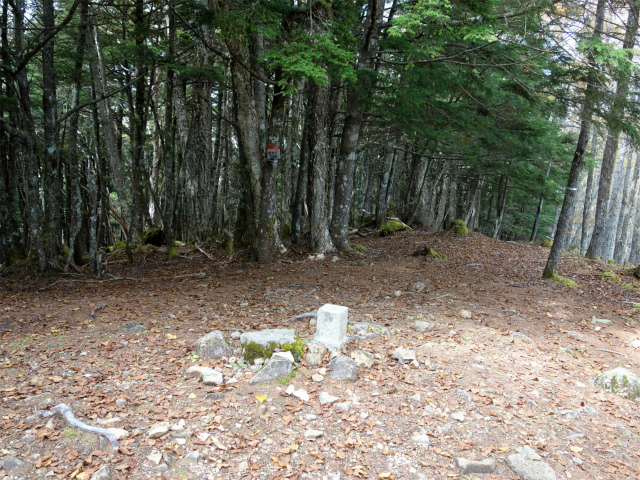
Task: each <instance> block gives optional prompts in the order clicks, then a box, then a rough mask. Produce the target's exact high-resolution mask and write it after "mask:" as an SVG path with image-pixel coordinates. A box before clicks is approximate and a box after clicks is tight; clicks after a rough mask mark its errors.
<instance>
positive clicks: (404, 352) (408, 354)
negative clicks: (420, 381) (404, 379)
mask: <svg viewBox="0 0 640 480" xmlns="http://www.w3.org/2000/svg"><path fill="white" fill-rule="evenodd" d="M391 358H393V359H395V360H397V361H398V362H400V363H411V362H413V361H414V360H415V359H416V352H415V351H413V350H409V349H408V348H403V347H398V348H396V349H395V350H394V351H393V355H391Z"/></svg>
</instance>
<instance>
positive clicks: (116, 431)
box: [107, 427, 129, 440]
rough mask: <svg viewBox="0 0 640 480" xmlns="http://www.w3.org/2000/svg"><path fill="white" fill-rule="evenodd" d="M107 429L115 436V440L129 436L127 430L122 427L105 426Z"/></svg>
mask: <svg viewBox="0 0 640 480" xmlns="http://www.w3.org/2000/svg"><path fill="white" fill-rule="evenodd" d="M107 430H109V431H110V432H111V433H113V436H114V437H116V440H122V439H123V438H127V437H128V436H129V432H127V431H126V430H125V429H123V428H115V427H111V428H107Z"/></svg>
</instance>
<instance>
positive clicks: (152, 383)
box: [0, 232, 640, 480]
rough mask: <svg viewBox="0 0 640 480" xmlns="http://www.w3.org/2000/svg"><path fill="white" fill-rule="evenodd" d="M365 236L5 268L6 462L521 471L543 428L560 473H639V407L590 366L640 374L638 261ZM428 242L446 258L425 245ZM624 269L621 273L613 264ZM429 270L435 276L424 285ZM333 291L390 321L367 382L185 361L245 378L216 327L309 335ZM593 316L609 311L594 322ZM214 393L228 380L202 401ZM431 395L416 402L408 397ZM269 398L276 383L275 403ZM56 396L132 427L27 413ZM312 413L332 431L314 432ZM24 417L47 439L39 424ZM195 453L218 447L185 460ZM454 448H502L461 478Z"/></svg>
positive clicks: (195, 472)
mask: <svg viewBox="0 0 640 480" xmlns="http://www.w3.org/2000/svg"><path fill="white" fill-rule="evenodd" d="M354 240H355V241H358V242H359V243H361V244H362V245H363V246H364V247H366V250H365V251H363V252H361V253H360V254H357V255H353V256H348V257H340V258H338V259H337V261H335V262H334V261H331V257H332V256H331V255H329V256H327V258H326V260H325V261H319V260H313V261H312V260H309V259H308V257H307V255H306V254H305V253H304V252H299V253H297V252H296V251H292V250H290V251H289V252H288V253H287V254H286V255H284V256H282V257H280V258H279V259H276V260H274V261H273V262H271V263H268V264H263V265H256V264H251V263H250V262H249V261H248V259H247V258H246V255H244V256H243V255H242V254H237V255H235V256H234V257H232V258H231V259H229V258H228V257H226V255H225V254H224V252H222V251H220V252H214V251H213V250H209V252H210V253H211V255H213V258H214V260H213V261H212V260H209V259H207V258H205V257H204V256H202V255H201V254H200V252H198V251H197V250H195V249H191V248H189V247H184V248H182V249H181V252H180V253H181V255H182V256H181V257H178V258H176V259H173V260H171V261H166V260H164V258H163V256H162V252H161V251H156V252H152V253H150V254H149V255H148V256H147V257H146V258H144V257H140V258H139V259H138V264H137V265H136V266H134V267H127V266H125V265H124V264H123V263H122V262H123V261H122V260H121V259H119V258H118V254H117V253H115V254H110V255H109V261H108V267H107V271H106V274H105V276H104V277H103V278H102V279H101V280H99V281H97V280H96V279H94V278H91V277H89V276H80V275H60V276H58V277H55V278H49V279H41V278H39V277H37V276H36V275H35V274H30V273H25V270H24V268H23V269H17V268H12V269H5V270H4V271H0V275H2V278H0V305H1V308H0V397H2V399H1V401H0V417H1V419H2V421H1V423H0V461H2V460H3V459H4V458H6V457H7V456H22V457H23V458H24V460H26V461H27V462H29V464H30V470H29V473H28V474H27V475H25V476H24V477H25V478H43V477H44V474H46V473H47V472H50V471H53V473H55V474H56V475H57V476H58V478H79V479H81V480H82V479H84V478H87V479H88V478H89V476H90V475H91V473H92V472H94V471H96V470H97V469H98V468H99V467H100V466H101V465H102V464H104V463H107V464H108V465H109V466H110V469H111V472H112V478H118V479H125V478H127V479H134V478H135V479H137V478H157V475H158V474H157V473H156V472H154V471H152V470H153V468H155V467H156V465H155V464H154V463H152V462H151V461H149V460H148V459H147V456H148V455H149V454H150V453H152V452H153V451H156V450H157V451H160V452H162V451H164V452H169V451H170V452H173V453H174V454H175V455H174V458H175V459H177V461H176V465H175V466H174V467H172V468H170V469H169V470H168V471H167V472H166V473H165V474H164V477H165V478H174V479H179V478H193V479H196V478H198V479H206V478H211V479H218V478H221V479H231V478H233V479H236V478H253V477H261V478H285V477H286V478H314V479H315V478H318V479H321V478H329V479H331V478H337V477H335V476H332V474H333V475H335V473H337V472H339V473H340V475H341V477H340V478H343V479H344V478H355V477H363V478H365V477H368V478H396V479H414V478H429V479H445V478H451V477H454V478H455V477H456V476H458V477H459V478H476V477H477V478H495V479H515V478H517V477H516V475H515V474H513V473H512V472H511V470H510V469H509V468H508V467H507V466H506V464H505V463H504V460H505V459H506V457H507V456H508V455H510V454H512V453H514V451H515V448H517V447H519V446H522V445H529V446H531V447H532V448H533V449H534V450H536V452H537V453H538V454H540V455H541V456H542V457H543V460H544V461H545V462H547V463H548V464H549V465H550V466H551V467H552V468H553V469H554V470H555V472H556V474H557V476H558V478H561V479H565V478H566V479H571V478H574V479H622V478H640V462H639V455H640V441H639V437H638V433H639V432H638V424H639V420H640V416H639V412H638V406H637V404H635V403H632V402H630V401H629V400H627V399H625V398H621V397H618V396H615V395H612V394H609V393H606V392H603V391H601V390H600V389H599V388H597V387H594V385H592V384H591V383H589V380H590V379H592V378H593V377H594V376H595V375H596V374H597V373H599V372H602V371H605V370H608V369H610V368H613V367H615V366H618V365H626V366H627V367H628V368H629V369H630V370H632V371H635V372H636V373H640V368H639V367H638V359H639V358H640V354H639V353H638V351H637V350H636V349H634V348H632V346H631V342H632V341H633V340H636V339H638V338H640V332H639V331H638V329H637V328H636V325H637V321H638V320H640V319H639V318H638V313H636V308H635V307H634V303H636V302H640V293H639V288H640V284H639V283H638V282H636V281H634V279H633V277H631V276H629V275H622V274H621V273H622V272H620V271H619V270H616V269H613V268H612V267H611V266H607V265H605V264H603V263H601V262H595V261H586V260H584V259H582V258H578V257H565V258H564V259H563V261H562V263H561V267H560V271H559V274H560V275H562V276H565V277H568V278H571V279H573V280H575V281H576V282H577V283H578V287H577V288H573V289H572V288H568V287H564V286H562V285H561V284H559V283H557V282H556V281H548V280H541V279H540V273H541V271H542V267H543V266H544V262H545V260H546V256H547V255H548V249H545V248H541V247H538V246H535V245H522V244H517V243H510V242H501V241H497V240H492V239H489V238H486V237H483V236H481V235H478V234H473V235H471V236H468V237H461V236H455V235H451V234H438V235H425V234H422V233H415V232H412V233H404V234H400V235H396V236H393V237H386V238H373V237H368V238H363V239H359V238H358V239H354ZM425 247H428V248H432V249H433V250H435V251H436V252H437V253H440V254H444V255H445V256H446V260H438V259H436V258H433V257H425V256H423V255H417V256H413V254H414V253H415V252H417V251H424V250H425ZM296 250H298V251H299V249H298V248H296ZM612 269H613V270H616V271H617V272H618V273H619V274H621V278H622V282H621V283H618V282H615V281H605V280H604V279H602V278H601V277H599V274H600V273H601V272H602V271H604V270H612ZM123 277H126V278H123ZM416 282H423V283H424V284H425V285H426V288H425V290H424V291H422V292H420V293H416V292H413V291H412V287H413V286H414V284H415V283H416ZM398 291H399V292H400V293H399V296H397V295H398ZM325 303H333V304H339V305H345V306H348V307H349V308H350V312H349V318H350V320H351V319H353V320H356V321H358V320H361V321H366V322H369V323H374V324H379V325H382V326H386V327H388V328H389V329H391V332H392V335H391V338H387V337H386V336H379V337H374V338H371V339H367V340H352V341H350V342H349V347H348V349H349V350H354V349H363V350H367V351H370V352H371V353H373V354H375V355H376V357H377V362H376V364H375V365H374V367H373V368H371V369H369V370H365V369H361V370H360V378H359V380H358V381H356V382H353V383H349V384H340V383H338V382H334V381H332V380H331V379H330V378H329V377H328V376H325V378H324V380H323V381H322V382H321V383H316V382H314V381H313V380H312V378H311V375H312V374H314V373H317V369H315V368H313V369H312V368H309V367H308V366H306V364H305V362H304V361H303V362H302V363H301V364H300V365H299V369H298V372H297V374H296V376H295V378H294V379H293V380H292V381H291V383H292V384H293V385H294V386H295V387H296V388H297V389H299V388H304V389H305V390H306V391H307V392H308V393H309V395H310V397H311V399H310V400H309V402H306V403H303V402H301V401H299V400H298V399H297V398H296V397H293V396H288V395H286V394H285V390H286V388H287V385H282V384H280V383H278V382H275V383H273V384H266V385H260V386H252V385H250V384H249V383H248V382H247V380H248V379H249V378H250V377H251V375H252V373H250V371H249V369H244V370H243V374H242V376H236V378H238V379H239V381H238V382H237V383H232V384H229V385H226V386H222V387H207V386H204V385H203V384H202V383H197V381H196V379H195V378H187V377H186V376H185V375H184V372H185V370H186V369H187V368H188V367H189V366H191V365H194V364H201V365H209V366H211V367H221V368H222V371H223V373H224V374H225V376H228V377H233V376H234V375H235V372H232V366H231V365H229V364H226V363H225V362H223V361H218V362H210V363H206V362H202V361H200V362H197V359H194V358H193V357H192V349H193V345H194V343H195V341H196V340H197V339H198V338H199V337H201V336H203V335H204V334H206V333H208V332H210V331H213V330H218V329H219V330H222V331H223V332H225V334H226V335H227V338H229V337H230V334H231V333H232V331H231V330H230V329H233V328H236V329H244V330H248V329H262V328H280V327H291V326H293V328H296V329H297V330H298V332H299V334H300V335H301V337H302V338H304V339H310V338H312V337H313V331H312V329H310V327H309V325H308V319H304V320H298V321H294V322H291V323H284V320H285V319H287V318H289V317H291V316H293V315H297V314H301V313H306V312H311V311H313V310H316V309H317V308H319V307H320V306H322V305H323V304H325ZM103 304H106V306H105V307H104V308H103V309H101V310H96V312H95V316H94V317H93V318H92V317H91V316H90V313H91V311H92V310H93V309H94V307H96V306H101V305H103ZM462 310H467V311H468V312H470V313H471V318H464V317H465V316H466V313H464V312H462ZM593 317H596V318H601V319H602V318H604V319H609V320H611V322H612V323H611V324H598V325H596V324H592V323H591V320H592V318H593ZM420 319H422V320H427V321H432V322H433V324H434V328H433V331H431V332H425V333H418V332H416V331H415V330H414V329H413V322H414V321H415V320H420ZM134 320H135V321H139V322H140V323H142V324H143V325H145V326H146V327H147V331H146V332H145V333H142V334H138V335H127V334H125V333H124V332H123V330H122V325H123V324H124V323H126V322H130V321H134ZM596 327H600V329H599V331H598V330H596ZM236 344H237V341H236ZM398 346H403V347H406V348H411V349H414V350H416V349H417V351H418V360H419V362H420V366H419V367H418V368H414V367H412V366H408V365H400V364H398V363H397V362H396V361H395V360H393V359H392V358H391V353H392V352H393V350H394V349H395V348H396V347H398ZM419 347H421V348H419ZM427 360H428V362H427ZM327 362H328V358H325V361H324V363H323V366H324V367H326V364H327ZM425 363H427V364H426V365H425ZM321 391H326V392H328V393H330V394H332V395H335V396H338V397H340V398H341V399H343V400H347V401H351V402H352V403H353V408H352V410H351V411H349V412H346V413H344V412H341V411H338V410H337V409H336V408H335V407H329V406H325V407H321V406H320V404H319V402H318V395H319V393H320V392H321ZM461 391H464V392H466V394H468V395H466V394H465V393H461ZM211 393H219V394H220V395H209V398H208V399H205V396H206V395H207V394H211ZM417 393H419V394H420V395H421V399H420V400H419V401H414V400H410V399H409V397H410V396H413V395H415V394H417ZM260 395H266V396H267V399H266V400H265V401H264V403H263V404H261V403H260V402H259V401H258V399H257V398H256V397H259V396H260ZM213 397H216V398H215V399H214V398H213ZM46 398H51V399H52V400H53V402H52V405H55V404H58V403H67V404H69V405H70V406H71V407H72V408H73V411H74V412H75V413H76V415H77V416H78V417H79V418H82V419H83V420H85V421H87V422H88V423H92V424H97V421H98V420H104V419H110V418H113V417H119V418H120V420H119V421H116V422H115V423H113V424H112V426H114V427H119V428H124V429H126V430H128V431H129V433H130V436H129V437H128V438H127V439H125V440H121V441H120V445H121V449H120V451H119V452H117V453H113V451H111V450H109V449H107V448H105V446H104V445H101V444H100V443H99V442H98V440H97V438H96V437H95V436H94V435H92V434H87V433H84V432H82V431H81V430H77V429H72V428H69V427H67V426H66V424H64V423H63V422H62V421H60V420H57V421H56V422H55V423H54V424H53V425H49V426H50V427H52V428H47V427H46V426H45V423H46V421H47V420H46V419H44V420H39V421H37V422H36V423H35V425H30V424H29V422H28V421H27V417H28V416H29V415H31V414H32V413H33V412H34V411H35V410H36V409H37V407H36V406H37V405H38V404H40V403H41V402H42V401H44V400H45V399H46ZM260 398H262V397H260ZM116 399H126V400H127V404H126V405H124V406H117V405H116V403H115V401H116ZM468 400H471V402H470V403H467V401H468ZM264 405H266V407H267V408H264ZM261 407H262V408H261ZM584 407H591V408H593V409H595V410H597V413H592V414H588V413H585V412H584V410H583V408H584ZM587 410H588V409H587ZM454 412H464V414H465V419H464V421H457V420H455V419H452V418H451V417H450V415H451V414H452V413H454ZM307 415H309V417H307ZM310 415H315V416H316V418H315V419H312V417H311V416H310ZM180 419H184V420H185V422H186V428H188V429H190V430H192V431H193V436H192V437H191V438H189V439H187V441H186V443H184V444H183V445H180V444H178V442H177V441H176V440H175V439H172V438H170V437H169V436H167V437H163V438H160V439H158V440H152V439H149V438H147V435H146V431H147V430H148V429H149V428H150V427H151V426H152V425H153V424H155V423H157V422H161V421H169V422H171V423H177V422H178V421H179V420H180ZM27 429H31V430H30V432H27V431H26V430H27ZM309 429H316V430H318V429H319V430H323V431H324V435H323V436H321V437H319V438H318V439H316V440H313V441H310V440H305V436H304V433H305V431H306V430H309ZM27 433H31V434H33V435H35V436H36V439H35V441H33V440H32V441H28V440H27V441H25V440H23V437H24V436H25V434H27ZM207 434H208V435H207ZM415 434H426V435H428V436H429V437H430V445H429V446H425V445H420V444H416V443H414V442H411V437H412V436H413V435H415ZM101 448H102V449H101ZM194 450H198V451H200V452H201V453H203V455H204V461H202V462H201V463H199V464H197V465H184V466H181V465H180V459H181V458H184V456H185V454H186V453H188V452H191V451H194ZM456 456H462V457H465V458H470V459H481V458H487V457H490V458H494V459H496V460H497V461H498V468H497V470H496V471H495V472H494V474H492V475H476V474H474V475H470V476H460V475H459V471H458V470H457V468H456V467H455V464H454V461H453V457H456ZM245 461H246V463H243V462H245ZM244 468H246V470H245V469H244ZM3 475H4V472H3V471H2V468H0V478H2V477H3ZM421 475H422V476H421Z"/></svg>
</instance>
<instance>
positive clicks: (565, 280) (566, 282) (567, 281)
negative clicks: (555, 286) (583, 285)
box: [550, 273, 578, 288]
mask: <svg viewBox="0 0 640 480" xmlns="http://www.w3.org/2000/svg"><path fill="white" fill-rule="evenodd" d="M550 278H551V279H552V280H555V281H556V282H559V283H561V284H562V285H564V286H565V287H569V288H576V287H577V286H578V284H577V283H576V282H574V281H573V280H571V279H570V278H565V277H561V276H560V275H556V274H555V273H554V274H553V276H552V277H550Z"/></svg>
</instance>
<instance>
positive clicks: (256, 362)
mask: <svg viewBox="0 0 640 480" xmlns="http://www.w3.org/2000/svg"><path fill="white" fill-rule="evenodd" d="M253 364H254V365H264V358H262V357H258V358H256V359H255V360H254V361H253Z"/></svg>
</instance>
